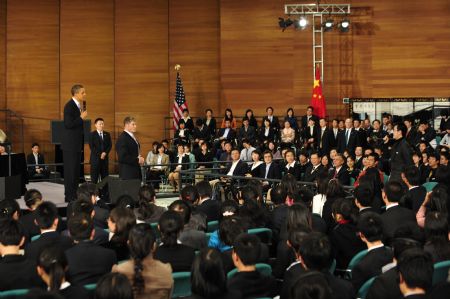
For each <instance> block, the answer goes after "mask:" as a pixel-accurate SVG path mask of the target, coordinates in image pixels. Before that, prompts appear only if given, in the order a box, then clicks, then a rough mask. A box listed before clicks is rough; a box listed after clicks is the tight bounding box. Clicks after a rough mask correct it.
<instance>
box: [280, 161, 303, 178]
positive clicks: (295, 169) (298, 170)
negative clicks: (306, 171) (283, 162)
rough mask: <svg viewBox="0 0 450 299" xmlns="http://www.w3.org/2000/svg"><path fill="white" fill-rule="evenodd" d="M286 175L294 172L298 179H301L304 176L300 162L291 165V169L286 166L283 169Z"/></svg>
mask: <svg viewBox="0 0 450 299" xmlns="http://www.w3.org/2000/svg"><path fill="white" fill-rule="evenodd" d="M283 172H284V175H286V174H287V173H290V174H292V175H293V176H294V177H295V178H296V179H297V181H300V180H301V177H302V169H301V166H300V164H299V163H297V162H295V164H294V167H290V168H289V169H287V168H286V166H285V167H284V169H283Z"/></svg>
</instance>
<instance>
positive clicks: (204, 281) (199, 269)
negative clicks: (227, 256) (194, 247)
mask: <svg viewBox="0 0 450 299" xmlns="http://www.w3.org/2000/svg"><path fill="white" fill-rule="evenodd" d="M191 273H192V274H191V289H192V293H193V294H194V295H197V296H200V297H201V298H217V297H220V296H221V295H223V294H225V293H226V292H227V279H226V275H225V271H224V267H223V262H222V257H221V255H220V253H219V252H218V251H217V250H215V249H212V248H204V249H202V250H201V251H200V253H199V254H198V255H197V256H196V257H195V259H194V262H193V264H192V270H191Z"/></svg>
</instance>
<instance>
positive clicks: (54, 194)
mask: <svg viewBox="0 0 450 299" xmlns="http://www.w3.org/2000/svg"><path fill="white" fill-rule="evenodd" d="M26 187H27V189H37V190H39V191H40V192H41V193H42V197H43V198H44V200H47V201H51V202H53V203H55V204H56V206H57V207H58V208H65V207H66V206H67V203H66V202H65V201H64V185H62V184H58V183H52V182H32V183H29V184H27V185H26ZM178 198H179V196H178V193H159V194H157V195H156V204H157V205H158V206H162V207H167V206H169V205H170V204H171V203H172V202H173V201H175V200H177V199H178ZM17 201H18V203H19V205H20V208H21V209H24V210H26V209H27V206H26V205H25V201H24V200H23V196H22V197H21V198H20V199H18V200H17Z"/></svg>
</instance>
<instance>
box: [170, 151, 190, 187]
mask: <svg viewBox="0 0 450 299" xmlns="http://www.w3.org/2000/svg"><path fill="white" fill-rule="evenodd" d="M177 150H178V154H177V156H176V157H175V161H173V162H174V164H172V166H171V170H170V173H169V178H168V179H169V184H170V185H171V186H172V187H173V190H174V192H177V186H178V184H179V180H180V175H181V174H180V171H181V170H187V169H189V164H188V163H189V156H187V155H185V154H184V146H183V144H178V146H177Z"/></svg>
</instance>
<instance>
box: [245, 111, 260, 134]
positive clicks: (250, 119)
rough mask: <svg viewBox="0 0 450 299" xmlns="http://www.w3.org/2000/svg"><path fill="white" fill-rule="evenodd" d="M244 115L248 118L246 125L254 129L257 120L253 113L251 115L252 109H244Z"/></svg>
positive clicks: (256, 125) (256, 126)
mask: <svg viewBox="0 0 450 299" xmlns="http://www.w3.org/2000/svg"><path fill="white" fill-rule="evenodd" d="M245 116H247V118H248V125H249V126H250V127H253V128H255V130H256V129H257V128H258V121H257V120H256V118H255V115H253V110H252V109H247V111H245Z"/></svg>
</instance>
